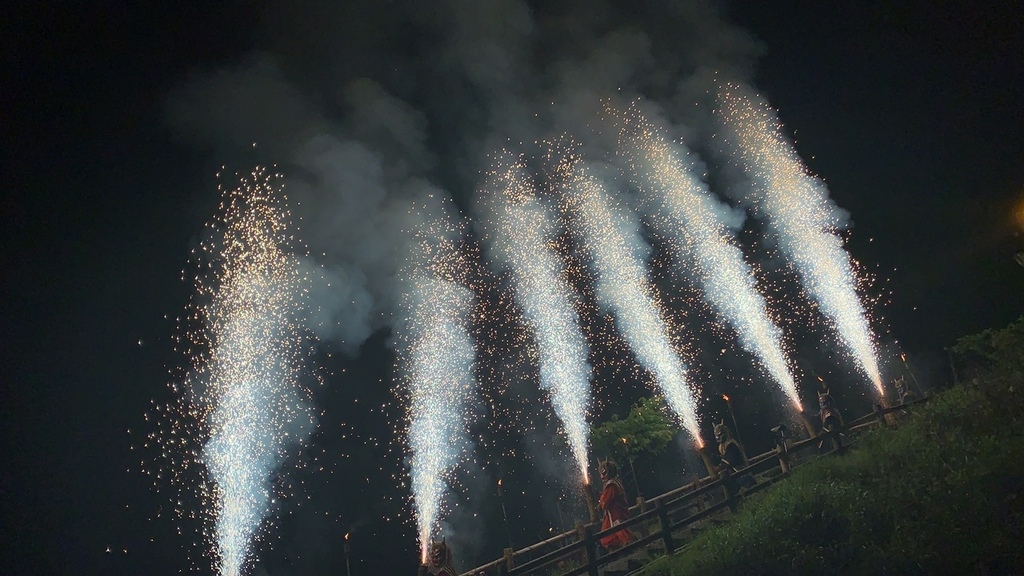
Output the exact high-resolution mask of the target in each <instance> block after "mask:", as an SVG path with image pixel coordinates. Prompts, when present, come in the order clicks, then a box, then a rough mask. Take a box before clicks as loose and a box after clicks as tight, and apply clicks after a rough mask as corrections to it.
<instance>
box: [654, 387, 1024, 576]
mask: <svg viewBox="0 0 1024 576" xmlns="http://www.w3.org/2000/svg"><path fill="white" fill-rule="evenodd" d="M1014 380H1016V378H1013V379H1010V380H1007V379H1004V378H998V379H997V378H993V379H991V380H987V381H984V382H981V383H978V382H975V383H973V384H971V385H967V386H959V387H955V388H952V389H949V390H947V391H945V392H943V393H941V394H939V395H938V396H937V397H935V398H933V399H932V400H931V401H930V402H929V403H927V404H925V405H923V406H921V407H919V408H917V409H915V410H914V411H913V412H912V413H911V414H910V415H908V416H906V417H905V418H904V419H903V420H902V421H901V422H900V425H899V426H898V427H896V428H884V429H879V430H875V431H873V432H870V433H868V434H867V435H866V436H865V437H864V438H863V439H862V440H861V441H859V442H858V443H857V444H856V445H855V447H854V448H853V449H851V450H849V451H848V452H847V453H846V454H844V455H843V456H840V457H835V458H822V459H819V460H816V461H814V462H811V463H808V464H806V465H804V466H801V467H798V468H796V469H794V470H793V472H792V474H791V477H790V478H788V479H785V480H784V481H782V482H780V483H779V484H778V485H776V486H774V487H772V488H770V489H768V490H766V491H765V492H764V493H762V494H758V495H755V496H752V497H751V498H750V499H748V500H746V501H745V502H744V504H743V505H742V507H741V508H740V510H739V512H738V513H737V514H736V516H735V517H734V519H733V521H732V522H730V523H729V524H726V525H722V526H719V527H717V528H714V529H711V530H709V531H708V532H706V533H704V534H702V535H701V536H700V537H699V538H698V539H696V540H695V541H694V542H693V543H692V544H691V545H690V546H688V547H687V548H686V549H685V550H683V551H680V552H677V554H676V555H674V556H671V557H665V558H661V559H659V560H657V561H655V562H653V563H651V564H650V565H649V566H648V569H647V570H646V572H645V574H646V575H647V576H682V575H690V574H694V575H697V574H699V575H700V576H714V575H718V574H722V575H726V574H728V575H745V574H871V575H875V574H939V573H944V574H945V573H960V574H1015V573H1022V574H1024V545H1022V544H1021V543H1022V542H1024V433H1022V429H1021V426H1020V423H1021V418H1022V417H1024V402H1022V394H1021V392H1022V387H1024V383H1021V382H1019V381H1017V382H1014Z"/></svg>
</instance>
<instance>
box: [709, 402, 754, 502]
mask: <svg viewBox="0 0 1024 576" xmlns="http://www.w3.org/2000/svg"><path fill="white" fill-rule="evenodd" d="M715 440H717V441H718V456H719V458H721V460H722V464H721V466H720V467H719V470H723V469H724V470H728V471H729V474H736V473H737V472H739V471H740V469H742V468H746V466H747V454H746V452H745V451H744V450H743V445H742V444H740V443H739V441H738V440H736V439H735V438H733V436H732V430H730V429H729V427H728V426H726V424H725V420H724V419H723V420H722V421H721V422H718V423H716V424H715ZM737 481H738V482H739V485H740V486H741V487H742V488H750V487H752V486H754V485H755V484H756V483H757V482H756V481H755V480H754V478H753V477H752V476H751V475H750V474H744V475H743V476H740V477H739V478H737Z"/></svg>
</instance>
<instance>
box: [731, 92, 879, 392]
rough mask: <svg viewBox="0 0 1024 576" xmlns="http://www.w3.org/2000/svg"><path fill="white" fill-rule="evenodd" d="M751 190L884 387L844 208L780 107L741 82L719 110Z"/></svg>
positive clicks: (814, 293) (846, 339)
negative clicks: (792, 137)
mask: <svg viewBox="0 0 1024 576" xmlns="http://www.w3.org/2000/svg"><path fill="white" fill-rule="evenodd" d="M717 113H718V115H719V117H720V118H721V121H722V126H723V128H724V129H725V132H726V139H727V140H728V141H729V142H730V143H731V144H732V147H733V148H734V149H735V151H736V153H737V155H738V157H739V161H740V163H741V165H742V167H743V169H744V170H745V172H746V174H747V176H748V177H749V178H750V179H751V183H752V186H751V190H750V194H749V196H748V197H747V198H746V199H745V200H746V202H747V203H749V204H750V205H751V206H752V207H753V208H754V210H756V211H757V213H758V214H759V215H761V216H763V217H764V218H765V219H766V220H767V222H768V225H769V226H770V227H771V228H772V230H773V231H774V232H775V233H776V234H777V235H778V238H779V246H780V249H781V250H782V251H783V252H784V253H785V254H786V255H787V256H788V257H789V258H791V259H792V260H793V262H794V264H795V265H796V268H797V270H798V271H799V274H800V276H801V278H802V280H803V284H804V287H805V288H806V290H807V291H808V293H810V295H811V297H812V298H814V299H815V300H816V301H817V302H818V304H819V305H820V307H821V310H822V311H823V312H824V313H825V315H826V316H827V317H828V318H830V319H831V320H832V322H833V323H834V325H835V328H836V330H837V332H838V333H839V337H840V338H841V340H842V341H843V343H844V344H845V345H846V347H847V348H848V349H849V350H850V352H851V353H852V355H853V357H854V359H855V360H856V361H857V363H858V365H859V366H860V368H861V370H863V371H864V373H865V374H866V375H867V376H868V378H869V379H870V380H871V382H872V383H874V385H875V388H876V389H877V391H878V394H879V395H880V396H881V395H884V393H885V392H884V389H883V388H882V377H881V374H880V372H879V368H878V360H877V357H876V350H875V343H874V339H873V335H872V333H871V326H870V324H869V322H868V318H867V314H866V312H865V310H864V306H863V305H862V303H861V301H860V299H859V298H858V296H857V291H856V286H857V278H856V275H855V274H854V267H853V263H852V261H851V258H850V255H849V254H847V252H846V250H845V249H844V246H843V239H842V238H841V237H840V236H839V234H838V230H839V229H840V227H841V220H840V217H839V215H838V214H839V209H838V207H836V205H835V204H834V203H833V202H832V200H831V199H830V198H829V196H828V189H827V188H826V187H825V184H824V183H823V182H821V181H820V180H819V179H817V178H815V177H814V176H812V175H810V174H809V173H808V172H807V169H806V168H805V167H804V165H803V162H802V161H801V160H800V158H799V156H798V155H797V153H796V150H794V148H793V146H792V145H791V144H790V143H789V142H788V141H787V140H786V138H785V136H784V135H783V129H782V126H781V124H780V123H779V120H778V117H777V116H776V114H775V112H774V111H773V110H772V109H771V108H770V107H769V106H768V104H767V103H766V102H765V101H764V100H763V99H762V98H760V97H759V96H756V95H754V94H751V93H750V92H749V90H747V89H745V88H742V87H740V86H738V85H735V84H726V85H724V86H722V87H721V89H720V91H719V110H718V111H717Z"/></svg>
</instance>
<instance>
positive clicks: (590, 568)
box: [461, 396, 930, 576]
mask: <svg viewBox="0 0 1024 576" xmlns="http://www.w3.org/2000/svg"><path fill="white" fill-rule="evenodd" d="M929 399H930V396H926V397H924V398H921V399H919V400H915V401H914V402H911V403H908V404H901V405H899V406H891V407H888V408H882V409H880V410H877V411H874V412H871V413H870V414H866V415H864V416H861V417H860V418H857V419H855V420H853V421H851V422H850V423H849V424H846V425H845V426H843V427H842V428H841V429H838V430H833V431H831V432H824V433H820V434H818V435H817V436H815V437H813V438H806V439H804V440H800V441H797V442H794V443H792V444H788V445H787V448H786V452H787V453H788V454H790V455H792V454H795V453H797V452H799V451H801V450H804V449H806V448H808V447H811V446H817V445H818V444H820V443H821V442H823V441H826V440H829V439H830V438H836V437H838V436H839V435H840V434H842V433H849V432H855V431H859V430H862V429H865V428H868V427H871V426H875V425H878V424H879V422H880V421H881V420H882V417H883V416H885V415H887V414H891V413H894V412H904V411H906V410H908V408H910V407H912V406H914V405H916V404H919V403H922V402H926V401H927V400H929ZM840 448H841V446H840ZM779 459H780V453H779V451H778V449H772V450H769V451H768V452H764V453H763V454H759V455H757V456H754V457H752V458H749V459H748V460H747V461H748V462H749V464H748V465H747V466H745V467H743V468H741V469H739V470H737V471H736V472H734V473H731V474H723V475H722V476H720V477H719V478H716V479H712V478H711V477H710V476H706V477H704V478H701V479H699V480H695V481H692V482H689V483H687V484H685V485H683V486H680V487H678V488H674V489H672V490H669V491H668V492H665V493H664V494H661V495H659V496H657V497H655V498H652V499H651V500H648V501H646V502H645V505H647V506H651V508H650V509H648V510H646V511H640V505H636V506H632V507H630V508H629V511H630V513H631V517H630V518H629V519H627V520H625V521H623V522H622V523H620V524H617V525H615V526H612V527H611V528H608V529H607V530H600V531H596V530H595V529H596V528H597V527H598V526H599V524H598V523H597V522H591V523H586V524H580V525H579V526H578V527H577V529H574V530H570V531H567V532H563V533H561V534H557V535H555V536H552V537H550V538H548V539H547V540H544V541H542V542H538V543H536V544H532V545H530V546H527V547H525V548H522V549H520V550H516V551H514V552H512V557H513V558H515V557H517V556H521V555H523V554H528V553H530V552H533V551H536V550H539V549H541V548H543V547H545V546H549V545H551V544H554V543H556V542H558V541H559V540H566V539H570V538H574V539H575V541H573V542H571V543H569V544H567V545H565V546H562V547H560V548H557V549H555V550H552V551H550V552H547V553H545V554H543V555H542V556H539V557H537V558H533V559H531V560H529V561H527V562H524V563H522V564H520V565H518V566H516V567H514V568H508V569H507V571H506V572H504V573H505V574H508V575H509V576H526V575H528V574H531V573H533V572H536V571H537V570H542V569H545V568H550V567H551V566H553V565H554V564H556V563H557V562H559V561H561V560H563V559H565V558H568V557H570V556H573V555H578V554H579V553H580V552H581V551H583V552H585V553H586V556H587V562H586V563H585V564H583V565H582V566H579V567H577V568H573V569H572V570H569V571H568V572H566V573H564V574H562V576H578V575H580V574H588V573H589V574H597V570H598V568H600V567H601V566H604V565H605V564H608V563H609V562H614V561H615V560H618V559H620V558H625V557H628V556H630V555H631V554H632V553H634V552H636V551H637V550H639V549H642V548H645V547H647V546H648V545H650V544H651V543H653V542H656V541H658V540H663V541H665V543H666V553H671V552H672V548H673V547H674V546H673V541H672V537H671V534H672V532H675V531H677V530H679V529H682V528H685V527H687V526H690V525H693V524H695V523H697V522H700V521H702V520H704V519H707V518H710V517H712V516H714V515H716V514H718V513H719V512H721V511H723V510H725V509H726V508H732V507H734V506H735V504H736V502H737V501H739V500H741V499H743V498H745V497H747V496H748V495H750V494H754V493H757V492H760V491H762V490H764V489H766V488H768V487H769V486H771V485H773V484H775V483H776V482H777V481H778V480H780V479H781V478H783V477H784V476H783V475H779V476H776V477H773V478H769V479H766V480H762V481H760V482H758V483H757V484H756V485H754V486H752V487H751V488H748V489H746V490H743V491H741V492H738V493H733V494H729V493H728V492H727V493H726V498H725V499H724V500H723V501H721V502H717V503H715V504H713V505H711V506H709V507H708V508H706V509H704V510H701V511H700V512H698V513H696V514H692V515H690V516H687V517H685V518H683V519H681V520H679V521H677V522H672V521H671V518H672V516H673V515H674V514H676V513H678V512H682V511H684V510H685V509H687V508H689V507H690V506H689V505H688V503H690V502H691V501H693V500H696V499H698V498H701V497H703V496H705V495H707V494H709V493H710V492H711V491H713V490H716V489H727V487H729V486H731V485H732V484H731V483H734V482H735V480H736V479H737V478H739V477H742V476H746V475H754V474H758V473H761V472H765V471H767V470H770V469H772V468H778V467H780V466H781V464H780V462H779ZM782 471H783V473H785V472H786V470H785V469H783V470H782ZM732 486H734V485H732ZM732 489H733V490H734V489H735V488H734V487H733V488H732ZM655 518H657V519H659V520H660V521H661V522H659V523H660V524H661V526H660V527H659V529H658V530H656V531H654V532H653V533H651V534H648V535H647V536H644V537H641V538H637V539H636V540H633V541H632V542H630V543H629V544H626V545H625V546H623V547H621V548H618V549H616V550H613V551H611V552H609V553H608V554H605V555H603V556H601V557H599V558H598V557H597V556H596V546H597V543H598V542H600V540H601V538H604V537H606V536H609V535H611V534H613V533H615V532H618V531H620V530H625V529H629V528H631V527H633V526H636V525H638V524H642V523H648V522H651V521H652V520H654V519H655ZM505 563H506V559H505V558H499V559H498V560H495V561H493V562H488V563H487V564H484V565H483V566H478V567H477V568H474V569H472V570H470V571H468V572H464V573H463V574H462V575H461V576H475V575H476V574H478V573H480V572H481V571H483V572H484V573H487V574H492V573H493V572H492V571H494V570H500V569H501V566H502V565H505Z"/></svg>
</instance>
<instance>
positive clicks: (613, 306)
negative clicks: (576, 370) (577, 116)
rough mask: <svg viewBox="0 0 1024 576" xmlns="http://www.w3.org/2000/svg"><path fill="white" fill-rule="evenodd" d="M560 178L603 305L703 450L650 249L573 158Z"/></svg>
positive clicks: (563, 166) (559, 169) (565, 163)
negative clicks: (650, 275) (653, 279)
mask: <svg viewBox="0 0 1024 576" xmlns="http://www.w3.org/2000/svg"><path fill="white" fill-rule="evenodd" d="M557 173H558V174H559V175H560V176H561V178H562V181H563V187H564V194H563V195H562V199H563V202H564V206H563V209H564V210H565V211H567V212H568V213H569V214H571V215H572V216H573V218H574V220H575V221H576V222H578V223H579V228H580V230H579V233H580V236H581V238H580V239H581V241H582V244H583V245H584V246H585V247H586V250H587V251H588V253H589V254H590V257H591V259H592V260H593V263H594V268H595V270H596V272H597V294H598V299H599V300H600V301H601V303H602V305H604V306H607V307H608V308H609V309H610V310H611V311H612V313H613V314H615V317H616V319H617V321H618V325H619V327H620V330H622V334H623V337H624V338H625V339H626V341H627V342H628V343H629V345H630V347H631V348H632V349H633V351H634V353H635V354H636V356H637V360H638V361H639V362H640V364H641V365H643V366H644V367H645V368H646V369H647V370H649V371H650V372H651V373H652V374H653V375H654V377H655V379H656V381H657V383H658V386H659V387H660V388H661V391H662V393H663V394H664V395H665V399H666V401H667V402H668V405H669V407H670V408H672V410H673V411H674V412H675V413H676V415H677V416H678V417H679V418H680V419H681V420H682V422H683V426H684V427H685V428H686V430H687V432H689V433H690V436H691V437H692V438H693V440H694V442H695V443H696V444H697V447H698V448H701V447H703V446H704V441H703V440H702V439H701V436H700V423H699V421H698V418H697V402H696V399H695V398H694V395H693V393H692V392H691V391H690V388H689V385H688V383H687V378H686V376H687V370H686V366H685V365H684V364H683V362H682V361H681V360H680V359H679V357H678V355H677V354H676V352H675V350H674V349H673V348H672V344H671V342H670V339H669V330H668V326H667V324H666V322H665V320H664V318H663V316H662V311H661V310H660V309H659V306H658V305H657V301H656V299H655V297H654V294H653V289H652V287H651V286H650V283H649V281H648V279H647V270H646V267H645V265H644V256H643V254H644V253H646V250H645V249H646V248H647V247H646V244H645V243H644V241H643V240H642V239H641V238H640V236H639V234H638V232H637V229H636V228H637V226H636V223H635V222H627V221H626V215H625V214H621V213H617V212H616V211H615V210H614V209H613V207H612V206H611V204H610V202H609V198H608V194H607V192H606V191H605V189H604V186H603V184H602V183H601V182H600V181H599V180H598V179H597V178H595V177H593V176H592V175H590V174H589V173H588V172H587V168H586V167H584V166H583V165H582V164H580V163H579V162H578V160H577V159H576V158H575V157H573V156H572V155H568V156H566V157H565V158H563V159H562V161H561V162H560V163H559V165H558V167H557Z"/></svg>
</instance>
